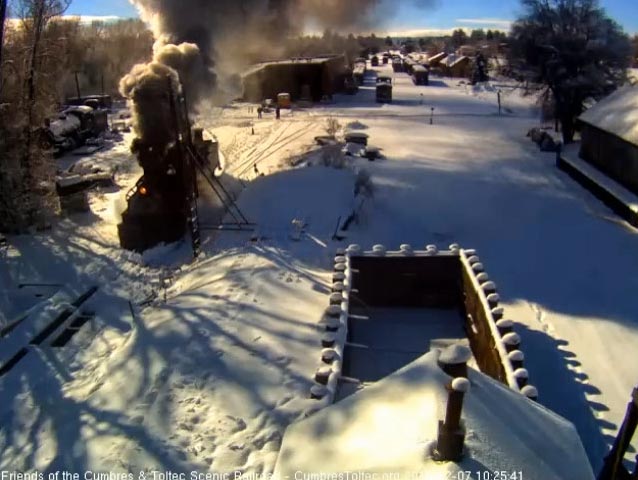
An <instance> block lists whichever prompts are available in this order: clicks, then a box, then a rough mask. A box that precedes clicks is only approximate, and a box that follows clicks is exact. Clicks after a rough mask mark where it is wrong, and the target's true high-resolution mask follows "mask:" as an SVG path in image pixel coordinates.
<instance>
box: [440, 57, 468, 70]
mask: <svg viewBox="0 0 638 480" xmlns="http://www.w3.org/2000/svg"><path fill="white" fill-rule="evenodd" d="M466 58H467V59H469V57H466V56H465V55H455V54H452V55H448V56H447V57H446V58H444V59H443V60H441V65H445V66H447V67H453V66H454V65H456V64H457V63H459V62H462V61H464V60H465V59H466Z"/></svg>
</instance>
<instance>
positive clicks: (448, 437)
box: [434, 377, 470, 462]
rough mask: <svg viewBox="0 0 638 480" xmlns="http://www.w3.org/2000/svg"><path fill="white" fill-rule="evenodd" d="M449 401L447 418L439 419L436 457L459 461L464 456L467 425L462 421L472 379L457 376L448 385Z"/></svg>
mask: <svg viewBox="0 0 638 480" xmlns="http://www.w3.org/2000/svg"><path fill="white" fill-rule="evenodd" d="M446 388H447V390H448V392H449V393H448V401H447V409H446V411H445V420H444V421H439V432H438V437H437V441H436V450H435V452H434V458H435V459H436V460H439V461H446V462H458V461H460V460H461V457H462V456H463V444H464V442H465V426H464V425H463V423H462V421H461V413H462V411H463V398H464V397H465V394H466V393H467V392H468V391H469V390H470V381H469V380H468V379H467V378H464V377H457V378H455V379H454V380H452V382H451V383H450V384H448V385H447V387H446Z"/></svg>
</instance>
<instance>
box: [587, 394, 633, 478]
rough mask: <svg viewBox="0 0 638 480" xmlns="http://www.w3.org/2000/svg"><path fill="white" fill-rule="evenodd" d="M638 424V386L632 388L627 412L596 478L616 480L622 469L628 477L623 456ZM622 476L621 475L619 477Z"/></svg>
mask: <svg viewBox="0 0 638 480" xmlns="http://www.w3.org/2000/svg"><path fill="white" fill-rule="evenodd" d="M637 425H638V387H636V388H634V391H633V393H632V398H631V401H630V402H629V403H628V404H627V412H626V413H625V419H624V420H623V422H622V426H621V427H620V430H619V431H618V436H617V437H616V440H614V445H613V446H612V447H611V450H610V451H609V453H608V454H607V456H606V457H605V463H604V465H603V468H602V470H601V471H600V473H599V474H598V477H597V480H616V478H618V473H619V471H622V470H624V473H625V477H629V473H628V472H627V469H626V468H625V466H624V465H623V464H622V460H623V457H624V456H625V452H627V448H629V443H630V442H631V439H632V438H633V436H634V433H635V432H636V426H637ZM620 478H622V477H620Z"/></svg>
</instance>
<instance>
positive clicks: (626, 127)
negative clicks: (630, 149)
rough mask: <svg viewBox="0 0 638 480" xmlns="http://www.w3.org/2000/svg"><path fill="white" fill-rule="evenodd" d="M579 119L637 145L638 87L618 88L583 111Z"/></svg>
mask: <svg viewBox="0 0 638 480" xmlns="http://www.w3.org/2000/svg"><path fill="white" fill-rule="evenodd" d="M580 120H581V121H583V122H585V123H587V124H589V125H592V126H594V127H597V128H600V129H601V130H603V131H605V132H608V133H611V134H613V135H616V136H618V137H620V138H622V139H623V140H625V141H627V142H629V143H632V144H634V145H636V146H638V87H635V86H627V87H622V88H619V89H618V90H616V91H615V92H614V93H612V94H611V95H609V96H608V97H606V98H604V99H602V100H601V101H600V102H598V103H597V104H596V105H594V106H593V107H591V108H590V109H589V110H587V111H586V112H585V113H583V114H582V115H581V116H580Z"/></svg>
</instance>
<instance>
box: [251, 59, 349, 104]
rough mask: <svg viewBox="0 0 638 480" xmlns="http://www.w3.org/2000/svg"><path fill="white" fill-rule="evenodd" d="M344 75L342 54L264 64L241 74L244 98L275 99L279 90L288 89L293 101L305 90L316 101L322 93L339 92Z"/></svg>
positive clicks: (346, 73)
mask: <svg viewBox="0 0 638 480" xmlns="http://www.w3.org/2000/svg"><path fill="white" fill-rule="evenodd" d="M347 76H348V69H347V65H346V59H345V57H344V56H343V55H326V56H321V57H312V58H292V59H289V60H283V61H279V62H269V63H263V64H260V65H257V66H255V67H253V68H252V69H251V70H249V71H247V72H246V73H244V75H243V76H242V83H243V90H244V93H243V98H244V100H246V101H250V102H261V101H262V100H264V99H266V98H277V94H279V93H281V92H288V93H290V96H291V98H292V100H293V101H297V100H299V99H301V97H302V96H303V94H304V92H307V93H306V94H309V95H310V97H312V98H311V99H312V100H314V101H319V100H321V99H322V98H323V97H324V96H332V95H333V94H334V93H337V92H339V91H341V90H342V89H343V87H344V84H345V79H346V77H347ZM304 100H310V99H304Z"/></svg>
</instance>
